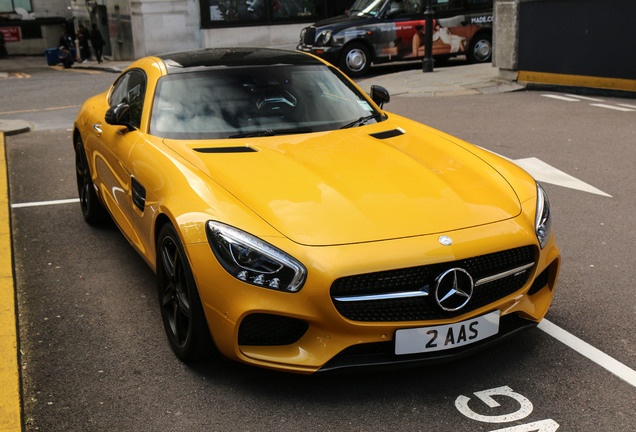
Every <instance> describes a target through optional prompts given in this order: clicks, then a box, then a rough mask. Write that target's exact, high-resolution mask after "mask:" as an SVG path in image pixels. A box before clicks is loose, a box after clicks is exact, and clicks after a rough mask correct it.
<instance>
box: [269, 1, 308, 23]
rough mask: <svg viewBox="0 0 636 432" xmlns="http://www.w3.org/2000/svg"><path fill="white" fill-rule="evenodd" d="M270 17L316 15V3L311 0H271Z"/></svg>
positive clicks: (300, 17) (303, 17)
mask: <svg viewBox="0 0 636 432" xmlns="http://www.w3.org/2000/svg"><path fill="white" fill-rule="evenodd" d="M271 4H272V18H273V19H275V20H278V19H306V18H310V17H315V16H316V5H315V2H314V1H313V0H272V1H271Z"/></svg>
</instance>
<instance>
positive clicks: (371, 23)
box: [297, 0, 493, 76]
mask: <svg viewBox="0 0 636 432" xmlns="http://www.w3.org/2000/svg"><path fill="white" fill-rule="evenodd" d="M426 3H427V0H357V1H356V2H355V3H354V4H353V6H351V8H350V9H349V11H348V12H347V13H346V14H345V15H340V16H337V17H333V18H329V19H326V20H323V21H320V22H317V23H316V24H313V25H311V26H309V27H305V28H304V29H302V31H301V32H300V43H299V44H298V47H297V49H298V50H300V51H305V52H309V53H312V54H315V55H317V56H319V57H321V58H323V59H325V60H327V61H329V62H330V63H332V64H334V65H336V66H338V67H339V68H340V69H341V70H342V71H343V72H345V73H346V74H348V75H349V76H360V75H364V74H366V73H367V72H368V71H369V67H370V66H371V64H372V63H385V62H390V61H395V60H409V59H418V58H422V57H424V54H425V52H424V37H425V33H424V30H425V19H424V12H425V10H426ZM431 5H432V7H433V11H434V22H433V50H432V51H433V52H432V55H433V56H435V57H438V58H439V57H451V56H456V55H460V54H465V55H466V57H467V59H468V61H470V62H473V63H479V62H488V61H490V60H491V57H492V22H493V0H431Z"/></svg>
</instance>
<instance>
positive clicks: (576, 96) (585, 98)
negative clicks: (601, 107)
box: [565, 93, 603, 102]
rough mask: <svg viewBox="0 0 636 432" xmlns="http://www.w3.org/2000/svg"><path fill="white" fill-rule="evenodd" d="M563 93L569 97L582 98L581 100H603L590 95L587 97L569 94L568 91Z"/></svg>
mask: <svg viewBox="0 0 636 432" xmlns="http://www.w3.org/2000/svg"><path fill="white" fill-rule="evenodd" d="M565 95H566V96H569V97H573V98H577V99H583V100H588V101H592V102H603V99H596V98H591V97H588V96H580V95H573V94H569V93H566V94H565Z"/></svg>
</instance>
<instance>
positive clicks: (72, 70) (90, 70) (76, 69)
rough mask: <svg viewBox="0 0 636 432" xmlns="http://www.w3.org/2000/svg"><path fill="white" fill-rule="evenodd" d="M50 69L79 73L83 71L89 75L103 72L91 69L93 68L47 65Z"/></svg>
mask: <svg viewBox="0 0 636 432" xmlns="http://www.w3.org/2000/svg"><path fill="white" fill-rule="evenodd" d="M49 67H50V68H51V69H55V70H59V71H69V72H79V73H85V74H90V75H97V74H102V73H104V72H103V71H100V70H93V69H78V68H72V67H70V68H65V67H64V66H49Z"/></svg>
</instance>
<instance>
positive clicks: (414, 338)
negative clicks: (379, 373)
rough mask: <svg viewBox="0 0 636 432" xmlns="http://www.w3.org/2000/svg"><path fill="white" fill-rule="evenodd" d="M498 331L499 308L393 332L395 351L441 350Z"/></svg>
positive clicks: (413, 352) (409, 352) (479, 338)
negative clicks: (439, 323) (469, 317)
mask: <svg viewBox="0 0 636 432" xmlns="http://www.w3.org/2000/svg"><path fill="white" fill-rule="evenodd" d="M498 332H499V311H498V310H497V311H494V312H490V313H488V314H486V315H482V316H479V317H476V318H471V319H468V320H465V321H461V322H458V323H453V324H443V325H438V326H430V327H420V328H412V329H402V330H397V331H396V332H395V354H398V355H400V354H416V353H426V352H433V351H442V350H447V349H451V348H457V347H460V346H463V345H469V344H472V343H475V342H479V341H480V340H483V339H486V338H489V337H490V336H494V335H496V334H497V333H498Z"/></svg>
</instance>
